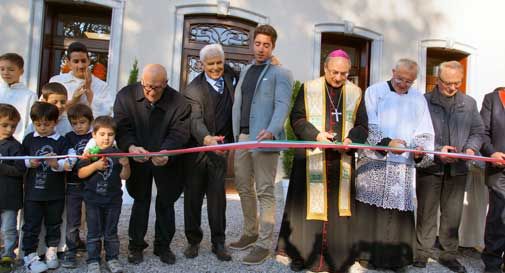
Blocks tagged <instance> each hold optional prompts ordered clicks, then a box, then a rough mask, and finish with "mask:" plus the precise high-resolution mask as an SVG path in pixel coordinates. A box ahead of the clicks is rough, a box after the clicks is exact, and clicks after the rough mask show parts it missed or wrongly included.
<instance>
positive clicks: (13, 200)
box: [0, 103, 26, 271]
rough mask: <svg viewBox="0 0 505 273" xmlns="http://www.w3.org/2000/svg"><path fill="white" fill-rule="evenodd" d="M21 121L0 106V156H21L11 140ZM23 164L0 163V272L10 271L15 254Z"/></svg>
mask: <svg viewBox="0 0 505 273" xmlns="http://www.w3.org/2000/svg"><path fill="white" fill-rule="evenodd" d="M20 119H21V116H20V114H19V112H18V111H17V110H16V108H14V106H12V105H10V104H4V103H0V156H20V155H22V153H23V147H22V146H21V144H20V143H19V142H18V141H17V140H16V139H15V138H14V137H13V135H14V132H15V131H16V127H17V125H18V123H19V121H20ZM25 170H26V168H25V166H24V164H23V161H22V160H0V217H1V221H0V222H1V223H2V238H3V240H4V249H3V251H2V253H1V254H2V259H1V261H0V264H1V270H2V271H10V269H12V265H13V262H14V259H15V258H16V254H14V248H15V247H16V238H17V216H18V210H19V209H21V207H22V206H23V175H24V173H25Z"/></svg>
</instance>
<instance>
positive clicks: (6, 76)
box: [0, 53, 37, 142]
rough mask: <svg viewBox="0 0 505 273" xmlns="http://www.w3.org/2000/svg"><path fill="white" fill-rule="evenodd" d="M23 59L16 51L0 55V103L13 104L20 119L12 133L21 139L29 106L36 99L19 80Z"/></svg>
mask: <svg viewBox="0 0 505 273" xmlns="http://www.w3.org/2000/svg"><path fill="white" fill-rule="evenodd" d="M23 67H24V60H23V57H21V56H19V55H18V54H16V53H5V54H3V55H1V56H0V75H1V77H2V80H3V82H2V83H0V103H7V104H10V105H12V106H14V107H15V108H16V109H17V110H18V112H19V114H20V117H21V119H20V120H19V124H18V127H17V128H16V132H15V133H14V138H16V139H17V140H18V141H19V142H21V141H23V137H24V136H25V134H26V128H27V127H28V124H29V121H30V108H31V107H32V105H33V103H35V102H36V101H37V95H36V94H35V92H33V91H31V90H30V89H28V88H27V87H26V85H25V84H24V83H22V82H21V76H22V75H23V71H24V70H23Z"/></svg>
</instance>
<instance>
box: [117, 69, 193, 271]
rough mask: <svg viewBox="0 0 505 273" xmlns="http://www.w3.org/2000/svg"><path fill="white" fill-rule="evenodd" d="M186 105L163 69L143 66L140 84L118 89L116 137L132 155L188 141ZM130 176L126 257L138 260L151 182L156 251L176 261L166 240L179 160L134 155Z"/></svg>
mask: <svg viewBox="0 0 505 273" xmlns="http://www.w3.org/2000/svg"><path fill="white" fill-rule="evenodd" d="M190 111H191V109H190V106H189V104H188V103H187V101H186V99H185V98H184V97H183V96H182V95H180V94H179V93H178V92H177V91H175V90H174V89H172V88H170V87H169V86H168V85H167V73H166V70H165V68H164V67H163V66H161V65H158V64H150V65H147V66H146V67H145V68H144V70H143V72H142V80H141V82H140V83H137V84H133V85H128V86H126V87H124V88H123V89H121V90H120V91H119V93H118V94H117V97H116V102H115V103H114V119H115V120H116V122H117V124H118V128H117V134H116V135H117V137H116V141H117V144H118V146H119V148H120V149H121V150H123V151H128V152H130V153H147V152H156V151H160V150H172V149H179V148H182V147H184V145H186V144H187V142H188V140H189V115H190ZM130 165H131V176H130V178H129V179H128V180H127V181H126V188H127V190H128V193H129V194H130V195H131V196H132V197H133V199H134V203H133V207H132V209H131V217H130V225H129V228H128V235H129V238H130V243H129V246H128V249H129V255H128V261H129V262H130V263H133V264H138V263H140V262H142V260H143V254H142V251H143V250H144V249H145V248H146V247H147V246H148V245H147V243H146V242H145V241H144V236H145V234H146V231H147V225H148V220H149V207H150V204H151V195H152V193H151V190H152V180H153V177H154V180H155V183H156V188H157V192H158V195H157V197H156V224H155V237H154V254H155V255H158V256H159V257H160V260H161V261H162V262H164V263H168V264H173V263H175V255H174V254H173V253H172V251H170V242H171V241H172V238H173V235H174V233H175V211H174V203H175V201H176V200H177V199H178V198H179V196H180V194H181V192H182V188H183V181H182V177H183V176H182V173H181V172H180V170H181V167H182V166H181V164H180V161H179V160H178V158H176V157H171V158H168V157H165V156H157V157H147V156H146V157H135V158H133V160H130Z"/></svg>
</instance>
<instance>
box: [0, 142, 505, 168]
mask: <svg viewBox="0 0 505 273" xmlns="http://www.w3.org/2000/svg"><path fill="white" fill-rule="evenodd" d="M272 148H275V149H290V148H294V149H315V148H320V149H356V150H373V151H386V152H404V153H425V154H433V155H438V156H445V157H448V158H456V159H464V160H474V161H482V162H489V163H505V160H502V159H496V158H491V157H485V156H479V155H467V154H463V153H445V152H440V151H429V150H424V151H419V150H416V149H410V148H391V147H388V146H374V145H367V144H350V145H344V144H342V142H317V141H291V140H288V141H281V140H266V141H265V140H264V141H244V142H237V143H227V144H218V145H210V146H200V147H193V148H183V149H175V150H165V151H159V152H149V153H103V154H93V155H89V156H82V155H54V156H0V160H25V159H64V158H87V157H91V156H93V157H152V156H175V155H180V154H189V153H201V152H214V151H230V150H253V149H272Z"/></svg>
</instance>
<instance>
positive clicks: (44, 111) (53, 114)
mask: <svg viewBox="0 0 505 273" xmlns="http://www.w3.org/2000/svg"><path fill="white" fill-rule="evenodd" d="M59 117H60V111H59V110H58V107H56V106H54V105H53V104H50V103H47V102H43V101H37V102H35V103H34V104H33V106H32V108H31V110H30V118H31V119H32V121H33V122H35V121H39V120H47V121H55V122H58V118H59Z"/></svg>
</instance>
